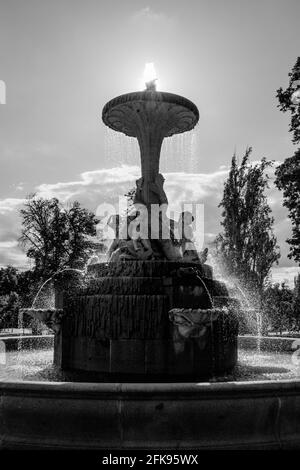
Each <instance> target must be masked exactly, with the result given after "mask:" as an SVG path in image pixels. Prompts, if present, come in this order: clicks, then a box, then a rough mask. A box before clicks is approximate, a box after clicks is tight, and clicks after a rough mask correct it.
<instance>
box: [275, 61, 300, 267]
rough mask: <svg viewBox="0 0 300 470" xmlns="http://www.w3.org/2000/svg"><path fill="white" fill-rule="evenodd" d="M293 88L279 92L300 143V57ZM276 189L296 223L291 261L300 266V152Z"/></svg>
mask: <svg viewBox="0 0 300 470" xmlns="http://www.w3.org/2000/svg"><path fill="white" fill-rule="evenodd" d="M289 77H290V81H289V86H288V87H287V89H286V90H285V91H283V89H282V88H279V90H277V98H278V100H279V105H278V106H279V108H280V110H281V111H283V112H286V111H290V112H291V122H290V129H289V130H290V132H292V133H293V139H292V140H293V142H294V143H295V144H297V143H299V142H300V57H298V59H297V61H296V64H295V65H294V67H293V69H292V71H291V72H290V73H289ZM275 174H276V181H275V183H276V185H277V187H278V189H280V190H282V191H283V204H284V206H285V207H287V209H288V210H289V218H290V219H291V222H292V237H291V238H289V239H288V240H287V242H288V243H289V245H290V253H289V255H288V256H289V258H294V259H295V261H297V262H298V263H300V148H299V149H298V150H296V152H295V153H294V155H293V156H292V157H290V158H287V159H286V160H285V161H284V162H283V163H282V164H281V165H280V166H279V167H278V168H277V169H276V173H275Z"/></svg>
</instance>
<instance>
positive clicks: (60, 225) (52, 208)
mask: <svg viewBox="0 0 300 470" xmlns="http://www.w3.org/2000/svg"><path fill="white" fill-rule="evenodd" d="M21 217H22V235H21V238H20V240H21V242H22V243H23V245H24V246H25V247H26V249H27V256H28V257H29V258H32V259H33V260H34V263H35V268H34V270H35V273H36V274H38V275H39V276H40V277H41V278H45V277H49V275H51V274H53V273H54V272H56V271H58V270H59V269H62V268H64V267H73V268H80V267H83V266H84V264H85V263H86V261H87V260H88V258H89V257H90V256H91V253H92V250H93V247H94V246H93V242H92V241H91V239H90V237H91V236H95V235H96V223H97V221H96V219H95V215H94V214H93V213H92V212H89V211H88V210H87V209H84V208H82V207H81V206H80V204H79V202H73V203H72V204H71V205H70V207H68V208H64V207H63V206H62V205H61V204H60V203H59V201H58V199H55V198H53V199H42V198H37V197H35V196H31V197H29V198H28V199H27V201H26V203H25V205H24V208H23V209H21Z"/></svg>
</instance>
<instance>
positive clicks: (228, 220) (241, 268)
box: [216, 148, 280, 291]
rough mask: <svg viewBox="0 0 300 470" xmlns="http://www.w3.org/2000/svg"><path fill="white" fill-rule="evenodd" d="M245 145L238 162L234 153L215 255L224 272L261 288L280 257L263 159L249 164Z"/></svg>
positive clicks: (267, 165)
mask: <svg viewBox="0 0 300 470" xmlns="http://www.w3.org/2000/svg"><path fill="white" fill-rule="evenodd" d="M251 151H252V149H251V148H248V149H247V150H246V152H245V155H244V157H243V159H242V162H241V164H240V165H239V164H238V162H237V158H236V156H235V155H234V156H233V158H232V163H231V169H230V173H229V177H228V179H227V181H226V182H225V185H224V193H223V199H222V201H221V203H220V206H221V207H222V209H223V212H222V217H223V220H222V222H221V224H222V226H223V229H224V231H223V233H222V234H220V235H219V236H218V237H217V239H216V248H217V255H218V257H219V258H220V261H221V262H222V264H223V266H224V267H225V269H226V270H227V272H228V273H229V274H231V275H234V276H235V277H237V278H238V279H239V280H240V281H241V282H242V283H244V284H246V285H247V287H248V288H250V287H251V288H255V289H259V291H261V290H262V288H263V285H264V281H265V279H266V278H267V276H268V274H269V271H270V268H271V266H272V265H273V264H274V263H275V262H277V260H278V258H279V256H280V255H279V249H278V246H277V241H276V238H275V236H274V234H273V222H274V220H273V217H272V216H271V209H270V207H269V205H268V202H267V198H266V195H265V190H266V188H267V187H268V175H267V174H266V169H267V168H268V167H269V166H271V164H272V163H271V162H268V161H267V160H266V159H265V158H263V159H262V160H261V162H259V163H257V164H255V165H251V164H250V162H249V158H250V154H251Z"/></svg>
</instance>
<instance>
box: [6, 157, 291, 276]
mask: <svg viewBox="0 0 300 470" xmlns="http://www.w3.org/2000/svg"><path fill="white" fill-rule="evenodd" d="M227 175H228V168H227V167H221V168H219V170H218V171H215V172H212V173H184V172H180V171H179V172H174V173H167V172H165V173H164V176H165V180H166V181H165V191H166V194H167V196H168V199H169V206H170V209H171V210H173V211H174V212H175V214H176V213H178V212H179V211H180V210H181V204H182V203H184V202H185V203H202V204H204V230H205V243H207V244H208V243H210V242H211V241H212V240H213V239H214V237H215V236H216V235H217V234H218V233H219V232H220V230H221V226H220V212H221V209H220V208H218V204H219V202H220V200H221V199H222V193H223V186H224V181H225V180H226V177H227ZM139 177H140V168H139V166H134V165H123V166H117V167H115V168H109V169H99V170H94V171H86V172H84V173H82V174H81V175H80V176H79V178H77V179H76V180H74V181H65V182H57V183H53V184H41V185H39V186H37V187H36V188H35V192H36V194H37V195H38V196H41V197H45V198H51V197H57V198H58V199H60V200H61V201H62V202H64V203H69V202H71V201H74V200H78V201H79V202H80V203H81V204H82V205H83V206H84V207H88V208H89V209H90V210H92V211H96V209H97V207H98V205H100V204H101V203H104V202H105V203H110V204H115V205H116V206H117V204H118V200H119V196H123V195H124V194H125V193H126V192H127V191H128V190H129V189H131V188H133V187H134V185H135V180H136V179H137V178H139ZM268 199H269V202H270V204H271V207H272V211H273V215H274V218H275V235H276V236H277V238H278V243H279V245H280V248H281V252H282V258H281V260H280V265H279V266H280V268H274V269H275V271H274V270H273V271H274V273H275V275H276V276H277V278H276V279H278V276H279V274H278V273H280V272H281V274H282V276H285V275H287V276H289V273H290V272H292V271H289V269H290V268H293V267H294V266H295V265H294V263H293V261H292V260H288V259H287V254H288V251H289V248H288V245H287V244H286V243H285V240H286V239H287V238H288V237H289V236H290V233H291V227H290V222H289V219H288V218H287V210H286V209H285V208H284V207H282V194H281V193H280V192H279V191H278V190H277V189H276V187H275V186H274V184H273V183H272V179H271V181H270V189H269V190H268ZM23 202H24V199H21V198H7V199H3V200H0V264H5V263H11V264H12V263H13V264H14V263H18V264H24V262H25V258H24V254H23V253H22V251H21V249H20V247H19V246H18V244H15V243H16V240H18V237H19V235H20V229H21V227H20V222H21V221H20V217H19V216H18V210H19V208H20V207H21V205H22V204H23ZM276 269H279V270H280V269H287V271H276ZM293 269H294V268H293ZM276 273H277V274H276Z"/></svg>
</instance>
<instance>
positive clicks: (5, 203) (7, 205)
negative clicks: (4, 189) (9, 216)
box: [0, 198, 25, 215]
mask: <svg viewBox="0 0 300 470" xmlns="http://www.w3.org/2000/svg"><path fill="white" fill-rule="evenodd" d="M24 201H25V199H19V198H6V199H2V200H0V214H2V215H3V214H6V213H7V212H14V211H15V210H16V209H17V208H18V207H19V206H21V205H22V204H23V203H24Z"/></svg>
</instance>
